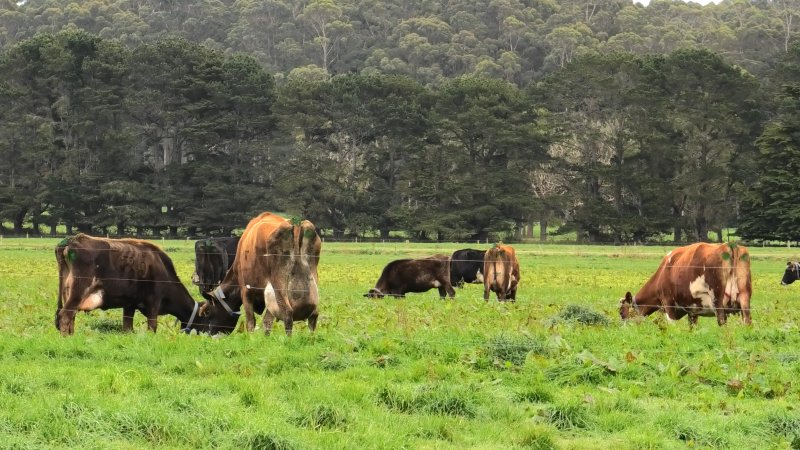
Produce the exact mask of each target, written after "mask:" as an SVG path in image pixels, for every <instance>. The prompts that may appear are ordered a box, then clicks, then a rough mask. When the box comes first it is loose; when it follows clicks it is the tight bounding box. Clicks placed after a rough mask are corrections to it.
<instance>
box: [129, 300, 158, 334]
mask: <svg viewBox="0 0 800 450" xmlns="http://www.w3.org/2000/svg"><path fill="white" fill-rule="evenodd" d="M159 309H161V302H160V301H157V302H150V304H149V306H148V307H147V329H148V330H150V331H152V332H153V333H155V332H156V329H157V328H158V310H159ZM131 317H133V315H131Z"/></svg>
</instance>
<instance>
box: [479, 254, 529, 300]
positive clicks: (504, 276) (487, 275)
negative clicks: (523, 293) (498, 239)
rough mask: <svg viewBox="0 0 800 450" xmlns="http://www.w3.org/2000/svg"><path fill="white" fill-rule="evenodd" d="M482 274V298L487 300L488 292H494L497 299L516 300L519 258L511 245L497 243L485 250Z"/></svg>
mask: <svg viewBox="0 0 800 450" xmlns="http://www.w3.org/2000/svg"><path fill="white" fill-rule="evenodd" d="M483 274H484V275H483V299H484V300H486V301H488V300H489V292H495V293H496V294H497V301H500V302H504V301H507V300H511V301H512V302H513V301H516V298H517V285H518V284H519V277H520V273H519V260H518V259H517V253H516V252H515V251H514V248H513V247H511V246H509V245H504V244H502V243H498V244H495V245H494V246H493V247H492V248H490V249H489V250H486V255H484V257H483Z"/></svg>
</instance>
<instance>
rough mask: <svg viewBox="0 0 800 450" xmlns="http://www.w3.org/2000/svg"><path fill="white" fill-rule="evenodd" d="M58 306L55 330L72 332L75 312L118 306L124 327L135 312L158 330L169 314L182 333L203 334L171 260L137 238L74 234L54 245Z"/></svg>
mask: <svg viewBox="0 0 800 450" xmlns="http://www.w3.org/2000/svg"><path fill="white" fill-rule="evenodd" d="M56 261H57V262H58V306H57V309H56V328H58V329H59V331H61V334H63V335H65V336H66V335H70V334H72V333H73V332H74V331H75V315H76V314H77V312H78V311H92V310H94V309H98V308H100V309H104V310H105V309H110V308H122V310H123V319H122V329H123V330H125V331H129V330H131V329H132V328H133V314H134V311H136V310H137V309H138V310H139V311H141V312H142V313H143V314H144V315H146V316H147V326H148V328H149V329H150V330H152V331H154V332H155V331H156V327H157V326H158V316H159V315H160V314H171V315H173V316H175V317H177V318H178V320H180V322H181V328H183V329H184V330H185V331H189V330H191V329H195V330H198V331H205V330H206V329H207V320H202V319H201V318H200V317H199V314H198V310H199V308H200V306H201V304H198V303H197V302H195V301H194V299H193V298H192V296H191V295H190V294H189V291H187V290H186V287H185V286H184V285H183V283H181V281H180V279H178V275H177V273H176V272H175V267H174V266H173V264H172V260H170V259H169V256H167V255H166V253H164V252H163V251H162V250H161V249H160V248H158V247H157V246H156V245H154V244H151V243H150V242H147V241H142V240H138V239H103V238H95V237H91V236H87V235H85V234H78V235H76V236H75V237H72V238H69V239H65V240H63V241H61V242H60V243H59V244H58V245H57V246H56Z"/></svg>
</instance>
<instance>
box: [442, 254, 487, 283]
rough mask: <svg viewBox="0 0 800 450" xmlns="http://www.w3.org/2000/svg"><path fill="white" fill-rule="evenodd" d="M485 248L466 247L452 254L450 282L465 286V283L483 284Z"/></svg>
mask: <svg viewBox="0 0 800 450" xmlns="http://www.w3.org/2000/svg"><path fill="white" fill-rule="evenodd" d="M485 255H486V251H485V250H473V249H471V248H465V249H462V250H456V251H454V252H453V254H452V255H451V256H450V284H451V285H452V286H453V287H463V286H464V283H480V284H483V258H484V256H485Z"/></svg>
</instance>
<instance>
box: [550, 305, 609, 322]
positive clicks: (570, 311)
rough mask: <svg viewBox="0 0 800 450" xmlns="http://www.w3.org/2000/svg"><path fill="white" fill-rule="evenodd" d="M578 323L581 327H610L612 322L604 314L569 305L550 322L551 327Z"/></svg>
mask: <svg viewBox="0 0 800 450" xmlns="http://www.w3.org/2000/svg"><path fill="white" fill-rule="evenodd" d="M562 322H566V323H577V324H580V325H598V326H608V324H610V323H611V321H610V320H609V319H608V317H606V316H604V315H603V314H601V313H599V312H596V311H594V310H592V309H589V308H587V307H585V306H580V305H567V307H566V308H564V309H562V310H561V311H560V312H559V313H558V314H557V315H556V316H555V317H552V318H550V320H549V321H548V323H549V325H550V326H553V325H557V324H559V323H562Z"/></svg>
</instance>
